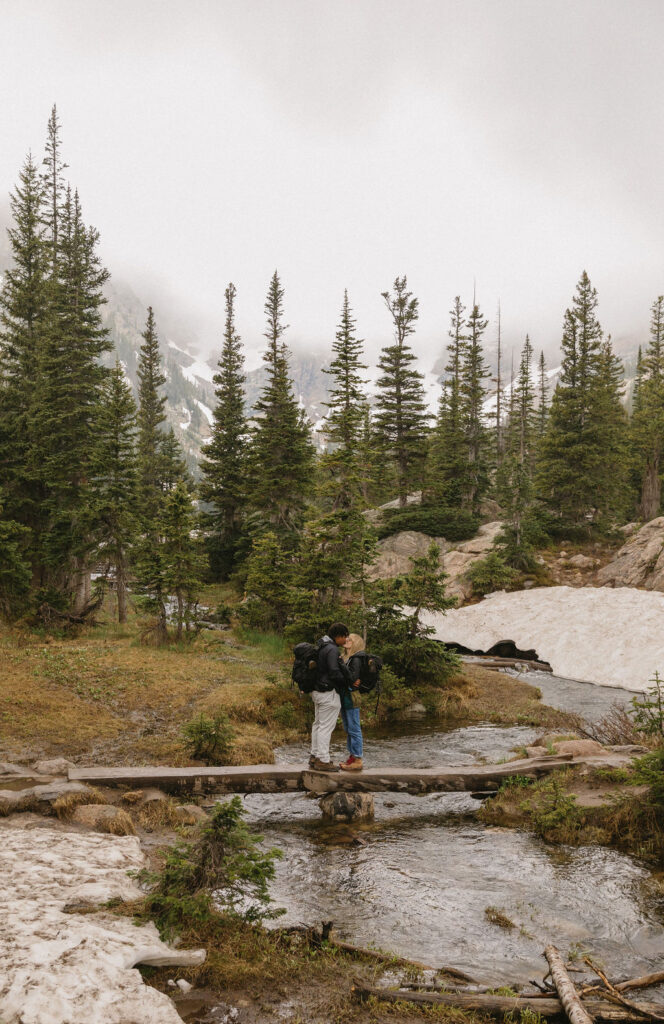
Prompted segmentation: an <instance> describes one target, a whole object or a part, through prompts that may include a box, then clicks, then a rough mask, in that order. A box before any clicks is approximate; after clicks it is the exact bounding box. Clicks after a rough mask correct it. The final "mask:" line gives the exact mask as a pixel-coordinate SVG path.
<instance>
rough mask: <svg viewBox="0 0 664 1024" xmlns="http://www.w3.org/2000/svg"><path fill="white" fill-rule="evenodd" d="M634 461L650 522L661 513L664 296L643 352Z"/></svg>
mask: <svg viewBox="0 0 664 1024" xmlns="http://www.w3.org/2000/svg"><path fill="white" fill-rule="evenodd" d="M630 444H631V450H632V453H633V454H632V458H633V460H634V462H635V463H636V468H637V472H638V475H639V478H640V479H639V485H640V492H641V493H640V501H639V512H640V514H641V516H642V517H643V519H645V520H646V522H647V521H648V520H650V519H654V518H655V516H656V515H658V513H659V509H660V505H661V498H662V482H661V475H660V474H661V469H662V465H661V463H662V450H663V448H664V296H662V295H660V296H658V298H657V299H656V300H655V302H654V303H653V305H652V315H651V320H650V342H649V344H648V348H647V350H646V354H645V356H642V354H641V349H640V348H639V358H638V362H637V374H636V382H635V386H634V397H633V413H632V421H631V424H630Z"/></svg>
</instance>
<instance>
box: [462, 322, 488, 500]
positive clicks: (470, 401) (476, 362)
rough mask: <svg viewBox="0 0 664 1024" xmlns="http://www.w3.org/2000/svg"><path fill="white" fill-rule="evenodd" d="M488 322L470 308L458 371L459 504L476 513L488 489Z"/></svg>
mask: <svg viewBox="0 0 664 1024" xmlns="http://www.w3.org/2000/svg"><path fill="white" fill-rule="evenodd" d="M487 324H488V321H487V320H483V319H482V314H481V313H480V308H479V306H478V305H477V304H474V305H473V309H472V312H471V314H470V316H469V317H468V320H467V323H466V330H467V331H468V334H467V341H466V344H465V346H464V349H463V353H462V357H461V365H460V369H459V392H460V412H461V424H462V430H463V438H464V450H465V466H463V468H462V477H461V481H462V485H461V486H462V505H463V507H464V508H465V509H467V510H468V511H469V512H472V513H473V514H475V515H476V514H478V513H479V509H480V504H481V501H482V498H483V497H484V495H485V494H486V491H487V489H488V486H489V465H488V445H489V438H488V431H487V427H486V424H485V422H484V414H483V404H484V400H485V397H486V389H485V386H484V381H485V380H486V378H487V377H488V376H489V370H488V369H487V367H486V364H485V362H484V353H483V351H482V335H483V334H484V331H485V330H486V327H487Z"/></svg>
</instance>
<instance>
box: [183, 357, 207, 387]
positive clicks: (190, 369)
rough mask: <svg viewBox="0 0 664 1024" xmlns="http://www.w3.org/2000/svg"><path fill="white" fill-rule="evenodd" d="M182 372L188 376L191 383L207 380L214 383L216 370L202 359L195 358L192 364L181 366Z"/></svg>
mask: <svg viewBox="0 0 664 1024" xmlns="http://www.w3.org/2000/svg"><path fill="white" fill-rule="evenodd" d="M180 372H181V374H182V376H183V377H186V378H187V380H188V381H189V382H190V383H191V384H199V383H200V381H202V380H204V381H207V383H208V384H213V383H214V381H213V379H212V378H213V377H214V375H215V371H214V370H213V369H212V367H211V366H208V364H207V363H203V362H201V360H200V359H195V360H194V361H193V363H192V364H191V366H181V367H180Z"/></svg>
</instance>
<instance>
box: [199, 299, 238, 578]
mask: <svg viewBox="0 0 664 1024" xmlns="http://www.w3.org/2000/svg"><path fill="white" fill-rule="evenodd" d="M235 296H236V288H235V285H234V284H232V283H231V284H229V285H228V287H227V288H226V292H225V298H226V322H225V327H224V341H223V346H222V349H221V356H220V358H219V363H218V366H217V373H216V374H215V375H214V378H213V380H214V384H215V396H216V399H217V402H216V405H215V408H214V413H213V421H212V436H211V437H210V440H209V441H208V443H207V444H206V445H205V446H204V448H203V452H202V459H201V471H202V474H203V481H202V483H201V487H200V495H201V498H202V500H203V501H205V502H207V503H208V505H209V506H210V508H209V511H208V512H207V514H206V515H205V516H204V524H205V527H206V529H207V531H208V542H207V546H208V555H209V559H210V568H211V570H212V575H213V577H214V578H215V579H227V578H228V576H229V575H230V573H231V572H232V571H233V569H234V567H235V561H236V556H237V551H238V545H239V542H240V536H241V529H242V520H243V517H244V514H245V505H246V500H247V465H246V454H245V450H246V440H247V438H246V435H247V419H246V415H245V409H244V401H245V394H244V382H245V376H244V372H243V370H244V356H243V355H242V346H241V343H240V336H239V334H238V333H237V330H236V328H235Z"/></svg>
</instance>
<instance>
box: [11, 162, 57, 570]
mask: <svg viewBox="0 0 664 1024" xmlns="http://www.w3.org/2000/svg"><path fill="white" fill-rule="evenodd" d="M10 204H11V212H12V216H13V221H14V224H13V227H10V228H9V231H8V235H9V244H10V252H11V257H12V265H11V266H10V268H9V269H8V270H7V272H6V274H5V278H4V284H3V287H2V291H1V292H0V478H1V479H2V481H3V516H4V518H5V519H6V520H7V521H15V522H17V523H18V524H20V525H22V526H23V527H25V528H26V529H28V530H29V531H30V532H29V534H27V535H26V534H23V535H22V543H24V544H25V547H26V550H28V549H29V551H30V554H29V556H28V557H29V558H30V560H31V561H32V564H33V574H34V578H35V582H36V584H37V585H38V584H39V583H40V582H41V580H40V578H39V577H40V567H39V563H38V560H37V556H36V552H37V550H38V549H39V547H40V537H41V534H42V532H43V530H44V529H45V528H46V526H45V523H44V517H43V512H42V509H41V499H42V497H43V482H42V478H41V466H40V462H39V459H37V458H34V457H33V456H34V452H35V442H36V440H37V438H36V433H35V431H36V412H37V409H36V403H37V383H38V372H39V369H38V368H39V363H40V348H41V344H42V340H43V334H44V329H45V322H46V318H47V315H48V288H47V275H48V255H47V249H46V243H45V240H44V228H43V224H42V220H43V208H44V189H43V185H42V182H41V179H40V177H39V171H38V168H37V166H36V165H35V163H34V162H33V160H32V157H31V156H28V157H27V159H26V161H25V164H24V165H23V167H22V169H21V172H20V175H19V184H18V185H17V187H16V189H15V190H14V192H13V193H12V195H11V197H10Z"/></svg>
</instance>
